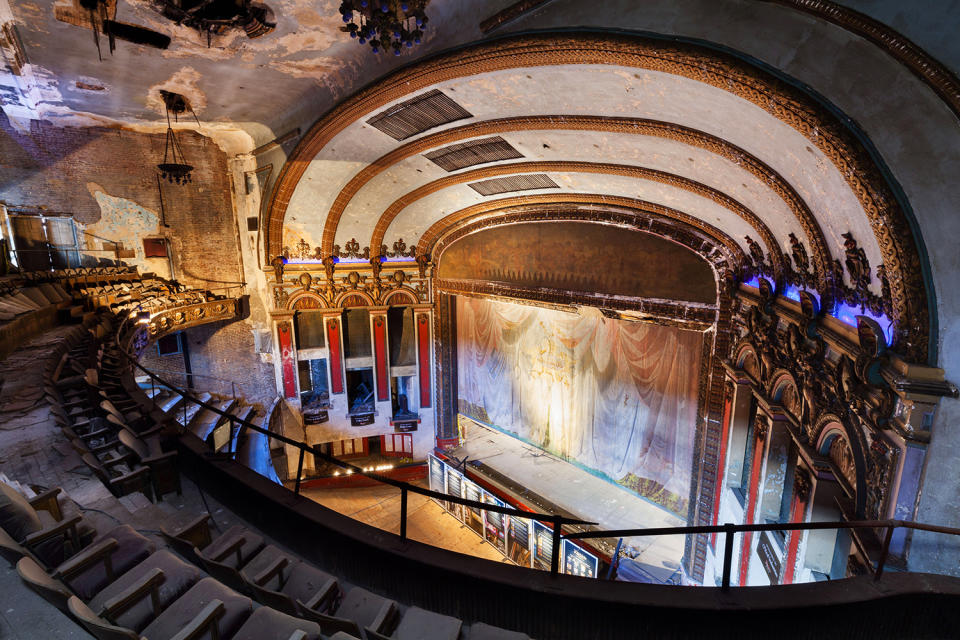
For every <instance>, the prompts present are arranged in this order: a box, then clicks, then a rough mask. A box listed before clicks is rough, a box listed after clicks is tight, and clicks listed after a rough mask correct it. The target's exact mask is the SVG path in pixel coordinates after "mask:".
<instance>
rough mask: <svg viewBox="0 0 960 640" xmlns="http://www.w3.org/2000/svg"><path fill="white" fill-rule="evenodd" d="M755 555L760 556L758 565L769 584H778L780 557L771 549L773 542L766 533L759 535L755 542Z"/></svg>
mask: <svg viewBox="0 0 960 640" xmlns="http://www.w3.org/2000/svg"><path fill="white" fill-rule="evenodd" d="M757 555H758V556H760V564H762V565H763V570H764V571H766V572H767V577H768V578H770V584H780V556H779V555H778V554H777V552H776V551H775V550H774V548H773V542H771V540H770V536H768V535H767V532H766V531H763V532H762V533H761V534H760V540H759V541H758V542H757Z"/></svg>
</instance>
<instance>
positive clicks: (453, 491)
mask: <svg viewBox="0 0 960 640" xmlns="http://www.w3.org/2000/svg"><path fill="white" fill-rule="evenodd" d="M447 493H448V494H450V495H452V496H457V497H458V498H462V497H463V475H461V474H460V472H459V471H456V470H455V469H454V468H453V467H451V466H450V465H447ZM447 511H449V512H450V513H451V515H453V517H454V518H456V519H457V520H459V521H460V522H463V521H464V520H463V505H462V504H456V503H454V502H448V503H447Z"/></svg>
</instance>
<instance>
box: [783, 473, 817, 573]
mask: <svg viewBox="0 0 960 640" xmlns="http://www.w3.org/2000/svg"><path fill="white" fill-rule="evenodd" d="M810 488H811V480H810V472H809V471H807V470H806V469H804V468H803V467H801V466H799V465H798V466H796V467H794V469H793V498H792V499H791V501H790V522H806V520H807V505H808V504H809V501H810ZM787 536H788V539H787V558H786V561H785V562H784V567H783V580H782V583H783V584H793V578H794V575H795V574H796V568H797V554H798V552H799V549H800V541H801V540H802V539H803V531H788V532H787Z"/></svg>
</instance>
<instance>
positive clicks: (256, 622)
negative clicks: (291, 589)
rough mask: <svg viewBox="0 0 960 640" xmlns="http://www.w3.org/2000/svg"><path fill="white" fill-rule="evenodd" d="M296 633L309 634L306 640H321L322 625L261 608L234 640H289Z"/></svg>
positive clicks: (268, 608)
mask: <svg viewBox="0 0 960 640" xmlns="http://www.w3.org/2000/svg"><path fill="white" fill-rule="evenodd" d="M294 631H303V632H304V633H306V634H307V636H306V640H321V638H322V636H321V635H320V625H318V624H316V623H314V622H310V621H309V620H301V619H300V618H294V617H293V616H288V615H287V614H285V613H280V612H279V611H277V610H276V609H271V608H270V607H260V608H259V609H257V610H256V611H254V612H253V615H252V616H250V618H248V619H247V621H246V622H244V623H243V626H242V627H240V630H239V631H237V635H235V636H233V640H287V639H288V638H289V637H290V636H291V635H292V634H293V632H294Z"/></svg>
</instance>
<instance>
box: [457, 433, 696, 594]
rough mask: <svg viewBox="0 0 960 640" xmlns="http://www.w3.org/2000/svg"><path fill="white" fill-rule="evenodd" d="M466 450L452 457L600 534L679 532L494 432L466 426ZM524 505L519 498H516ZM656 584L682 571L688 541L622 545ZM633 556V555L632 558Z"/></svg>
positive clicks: (653, 510)
mask: <svg viewBox="0 0 960 640" xmlns="http://www.w3.org/2000/svg"><path fill="white" fill-rule="evenodd" d="M464 423H465V424H464V443H463V446H461V447H460V448H458V449H456V450H455V451H454V452H453V455H455V456H456V457H457V458H459V459H460V460H463V459H464V458H465V457H466V458H468V468H469V462H482V463H483V464H484V465H486V466H487V467H489V468H491V469H493V470H494V471H496V472H497V473H499V474H501V475H503V476H505V477H507V478H509V479H510V480H512V481H513V482H515V483H516V484H517V485H520V486H522V487H524V488H526V489H527V490H528V491H530V492H531V493H533V494H536V495H538V496H542V497H543V498H544V499H546V500H548V501H550V502H551V503H553V504H555V505H556V506H557V507H560V508H561V509H563V510H565V511H567V512H568V513H570V514H571V515H573V516H575V517H577V518H582V519H583V520H588V521H590V522H596V523H597V524H598V526H599V528H601V529H639V528H649V527H681V526H684V525H685V524H686V523H685V522H684V521H683V520H682V519H681V518H678V517H677V516H675V515H674V514H672V513H670V512H668V511H666V510H665V509H662V508H661V507H658V506H657V505H655V504H653V503H651V502H648V501H646V500H644V499H643V498H640V497H639V496H637V495H635V494H633V493H631V492H629V491H627V490H626V489H623V488H620V487H618V486H616V485H614V484H612V483H610V482H607V481H606V480H603V479H601V478H598V477H597V476H594V475H592V474H590V473H588V472H587V471H584V470H583V469H581V468H580V467H577V466H575V465H573V464H570V463H568V462H566V461H564V460H561V459H560V458H557V457H556V456H553V455H551V454H549V453H547V452H546V451H543V450H542V449H538V448H536V447H534V446H533V445H529V444H527V443H525V442H523V441H521V440H518V439H517V438H513V437H511V436H508V435H506V434H504V433H501V432H499V431H497V430H495V429H491V428H490V427H486V426H483V425H480V424H477V423H475V422H472V421H464ZM517 497H519V498H520V499H523V498H522V497H521V496H517ZM623 544H624V548H627V547H628V546H632V547H633V549H635V550H636V551H637V552H638V553H639V555H638V556H637V557H636V558H635V560H636V562H637V563H639V564H640V565H641V567H642V568H643V569H644V571H645V573H648V574H649V575H650V576H651V577H652V578H653V579H654V581H657V582H663V581H666V580H667V579H668V578H669V577H670V576H671V575H673V574H674V573H675V571H676V570H677V569H678V568H679V566H680V561H681V558H682V556H683V547H684V536H681V535H677V536H659V537H635V538H630V539H625V540H624V541H623ZM631 555H632V554H631Z"/></svg>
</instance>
